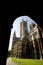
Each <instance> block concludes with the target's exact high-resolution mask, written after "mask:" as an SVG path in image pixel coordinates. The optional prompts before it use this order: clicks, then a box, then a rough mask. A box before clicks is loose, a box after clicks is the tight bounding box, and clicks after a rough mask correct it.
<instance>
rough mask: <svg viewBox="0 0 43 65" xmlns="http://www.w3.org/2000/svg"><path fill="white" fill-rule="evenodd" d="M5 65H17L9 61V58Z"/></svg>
mask: <svg viewBox="0 0 43 65" xmlns="http://www.w3.org/2000/svg"><path fill="white" fill-rule="evenodd" d="M6 65H17V64H16V63H14V62H12V61H11V58H8V59H7V62H6Z"/></svg>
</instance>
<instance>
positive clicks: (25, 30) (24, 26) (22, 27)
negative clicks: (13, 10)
mask: <svg viewBox="0 0 43 65" xmlns="http://www.w3.org/2000/svg"><path fill="white" fill-rule="evenodd" d="M27 35H28V26H27V21H24V20H23V19H22V22H21V23H20V38H23V37H24V36H27Z"/></svg>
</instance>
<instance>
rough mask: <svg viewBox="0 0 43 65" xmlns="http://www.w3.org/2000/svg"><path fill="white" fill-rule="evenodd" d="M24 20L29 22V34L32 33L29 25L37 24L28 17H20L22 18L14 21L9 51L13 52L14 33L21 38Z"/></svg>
mask: <svg viewBox="0 0 43 65" xmlns="http://www.w3.org/2000/svg"><path fill="white" fill-rule="evenodd" d="M22 19H24V20H25V21H27V25H28V32H29V31H30V29H29V24H30V23H32V22H33V23H35V21H34V20H32V19H31V18H30V17H28V16H20V17H18V18H16V19H15V20H14V22H13V24H12V26H13V28H12V29H11V35H10V40H9V48H8V50H11V47H12V38H13V33H14V31H15V32H16V36H17V37H20V22H22Z"/></svg>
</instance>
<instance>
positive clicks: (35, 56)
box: [32, 35, 37, 59]
mask: <svg viewBox="0 0 43 65" xmlns="http://www.w3.org/2000/svg"><path fill="white" fill-rule="evenodd" d="M32 40H33V47H34V58H35V59H37V55H36V49H35V42H34V37H33V35H32Z"/></svg>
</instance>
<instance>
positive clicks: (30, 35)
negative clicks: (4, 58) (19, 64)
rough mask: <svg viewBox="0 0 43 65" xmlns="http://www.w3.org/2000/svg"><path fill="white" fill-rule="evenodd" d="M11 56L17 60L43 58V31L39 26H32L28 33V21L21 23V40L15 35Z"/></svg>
mask: <svg viewBox="0 0 43 65" xmlns="http://www.w3.org/2000/svg"><path fill="white" fill-rule="evenodd" d="M11 56H12V57H16V58H30V59H42V58H43V31H42V30H41V28H40V27H39V26H38V25H37V24H34V23H32V24H31V25H30V32H28V26H27V21H24V20H22V22H20V38H19V37H16V33H15V32H14V34H13V41H12V50H11Z"/></svg>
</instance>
